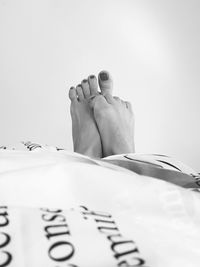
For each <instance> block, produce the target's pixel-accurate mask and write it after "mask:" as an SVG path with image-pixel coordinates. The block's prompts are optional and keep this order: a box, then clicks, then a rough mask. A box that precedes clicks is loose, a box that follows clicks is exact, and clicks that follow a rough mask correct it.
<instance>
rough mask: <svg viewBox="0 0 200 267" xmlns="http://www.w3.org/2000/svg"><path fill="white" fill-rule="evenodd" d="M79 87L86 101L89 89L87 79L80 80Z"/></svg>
mask: <svg viewBox="0 0 200 267" xmlns="http://www.w3.org/2000/svg"><path fill="white" fill-rule="evenodd" d="M81 86H82V91H83V94H84V96H85V98H87V99H88V98H89V97H90V87H89V83H88V80H87V79H84V80H82V82H81Z"/></svg>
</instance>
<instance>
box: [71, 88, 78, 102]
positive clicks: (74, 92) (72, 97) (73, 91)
mask: <svg viewBox="0 0 200 267" xmlns="http://www.w3.org/2000/svg"><path fill="white" fill-rule="evenodd" d="M69 98H70V100H71V101H72V102H73V101H77V94H76V89H75V87H71V88H70V90H69Z"/></svg>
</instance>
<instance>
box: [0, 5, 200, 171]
mask: <svg viewBox="0 0 200 267" xmlns="http://www.w3.org/2000/svg"><path fill="white" fill-rule="evenodd" d="M199 14H200V1H199V0H166V1H164V0H101V1H100V0H99V1H97V0H84V1H83V0H32V1H31V0H17V1H16V0H0V100H1V105H0V122H1V128H0V145H9V144H14V143H16V142H18V141H21V140H31V141H34V142H40V143H43V144H49V145H56V146H58V147H64V148H66V149H67V150H72V137H71V119H70V113H69V107H70V101H69V99H68V90H69V87H70V86H72V85H76V84H78V83H80V81H81V80H82V79H84V78H86V77H87V76H88V75H90V74H98V72H99V71H101V70H103V69H106V70H109V71H110V72H111V74H112V76H113V78H114V85H115V87H114V95H117V96H119V97H121V98H123V99H124V100H128V101H130V102H132V104H133V108H134V111H135V117H136V138H135V139H136V151H137V152H139V153H159V154H168V155H171V156H174V157H176V158H177V159H180V160H181V161H183V162H185V163H186V164H188V165H190V166H191V167H193V168H195V169H196V170H197V171H200V126H199V121H200V120H199V116H200V104H199V100H200V89H199V85H200V81H199V73H200V52H199V47H200V16H199Z"/></svg>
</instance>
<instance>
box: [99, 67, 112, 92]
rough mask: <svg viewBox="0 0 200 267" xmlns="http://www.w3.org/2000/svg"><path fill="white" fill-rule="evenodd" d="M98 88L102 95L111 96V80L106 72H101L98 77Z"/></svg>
mask: <svg viewBox="0 0 200 267" xmlns="http://www.w3.org/2000/svg"><path fill="white" fill-rule="evenodd" d="M98 81H99V87H100V89H101V92H102V94H103V95H106V94H110V95H112V90H113V80H112V77H111V75H110V74H109V72H108V71H105V70H103V71H101V72H100V73H99V75H98Z"/></svg>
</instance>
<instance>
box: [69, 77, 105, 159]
mask: <svg viewBox="0 0 200 267" xmlns="http://www.w3.org/2000/svg"><path fill="white" fill-rule="evenodd" d="M97 91H98V84H97V79H96V77H95V76H94V75H91V76H89V77H88V79H85V80H83V81H82V82H81V84H79V85H78V86H77V87H76V88H74V87H71V88H70V91H69V98H70V99H71V107H70V113H71V118H72V137H73V145H74V151H75V152H77V153H80V154H83V155H86V156H90V157H95V158H102V145H101V138H100V135H99V131H98V128H97V125H96V122H95V119H94V114H93V112H92V110H91V108H90V106H89V104H88V101H89V98H90V97H91V96H92V95H96V94H98V92H97Z"/></svg>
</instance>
